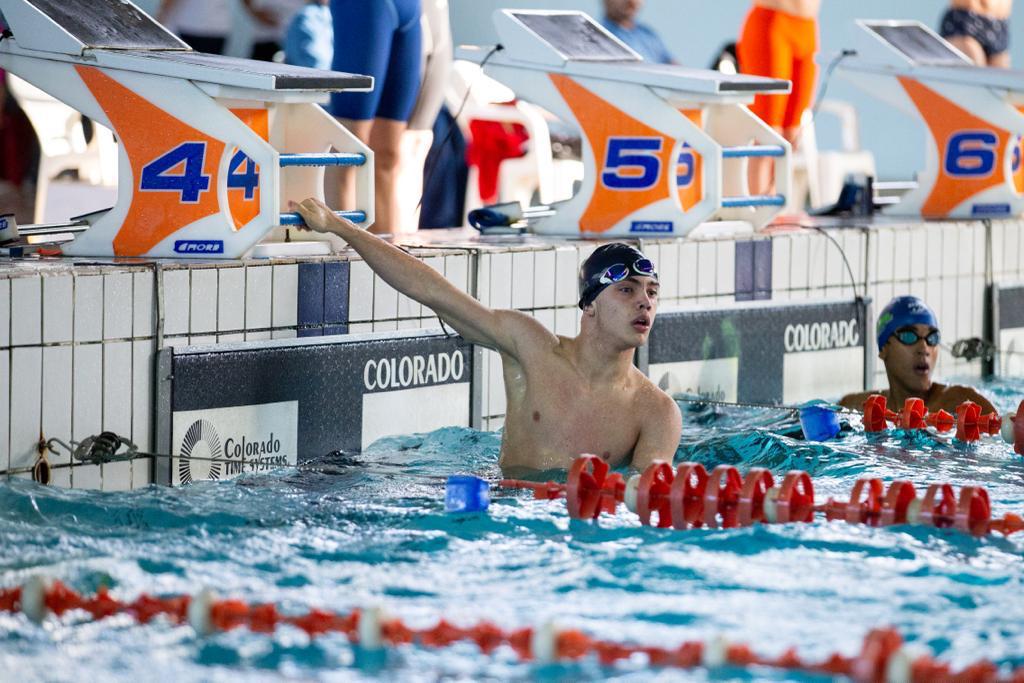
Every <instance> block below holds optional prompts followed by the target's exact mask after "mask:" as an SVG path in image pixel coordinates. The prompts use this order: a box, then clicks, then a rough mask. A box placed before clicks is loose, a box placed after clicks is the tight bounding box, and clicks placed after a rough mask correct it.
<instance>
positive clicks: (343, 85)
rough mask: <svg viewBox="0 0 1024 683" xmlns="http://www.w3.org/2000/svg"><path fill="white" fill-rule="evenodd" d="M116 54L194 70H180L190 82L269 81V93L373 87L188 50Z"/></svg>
mask: <svg viewBox="0 0 1024 683" xmlns="http://www.w3.org/2000/svg"><path fill="white" fill-rule="evenodd" d="M119 54H120V55H124V56H126V57H136V58H139V59H143V60H153V61H154V62H160V64H161V65H164V66H166V65H169V64H176V65H180V66H182V67H193V68H194V69H195V70H197V71H196V73H194V74H193V73H189V72H187V71H186V70H184V69H182V73H183V74H184V75H186V76H187V77H189V78H191V79H193V80H203V81H209V82H214V83H224V84H233V83H235V82H236V81H233V80H232V76H252V77H259V78H260V79H268V85H270V84H271V83H272V85H271V86H270V88H269V89H271V90H360V89H364V90H369V89H370V88H372V87H373V78H372V77H371V76H364V75H361V74H349V73H343V72H340V71H322V70H320V69H310V68H307V67H303V66H292V65H290V64H278V63H277V62H261V61H256V60H253V59H241V58H239V57H225V56H223V55H211V54H207V53H205V52H193V51H191V50H188V51H175V52H162V51H161V52H153V51H147V50H138V51H134V50H128V51H125V52H121V53H119ZM198 70H201V71H198ZM156 72H157V69H154V73H156Z"/></svg>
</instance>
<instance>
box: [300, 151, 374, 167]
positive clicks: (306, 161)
mask: <svg viewBox="0 0 1024 683" xmlns="http://www.w3.org/2000/svg"><path fill="white" fill-rule="evenodd" d="M280 161H281V168H285V167H286V166H362V165H363V164H365V163H366V155H365V154H349V153H344V152H337V153H332V154H282V155H281V159H280Z"/></svg>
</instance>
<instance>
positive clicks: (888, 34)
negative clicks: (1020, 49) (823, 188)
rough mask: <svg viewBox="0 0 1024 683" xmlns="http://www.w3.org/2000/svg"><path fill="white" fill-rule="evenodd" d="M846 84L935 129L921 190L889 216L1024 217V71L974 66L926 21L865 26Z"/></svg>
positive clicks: (845, 68) (845, 69)
mask: <svg viewBox="0 0 1024 683" xmlns="http://www.w3.org/2000/svg"><path fill="white" fill-rule="evenodd" d="M857 24H858V25H859V26H860V27H861V28H862V29H863V32H862V33H859V34H858V36H859V44H858V45H857V46H856V47H857V54H856V56H854V57H852V58H849V59H846V60H844V61H843V62H842V63H841V65H840V67H839V69H840V70H841V71H842V73H843V74H844V76H846V77H847V78H849V79H850V80H852V81H853V82H855V83H856V84H857V85H859V86H860V87H862V88H863V89H864V90H866V91H867V92H869V93H871V94H872V95H875V96H877V97H879V98H881V99H883V100H884V101H886V102H888V103H890V104H892V105H893V106H895V107H897V108H898V109H900V110H902V111H904V112H906V113H908V114H910V115H911V116H913V117H915V118H917V119H918V120H920V121H921V122H922V123H924V125H925V126H927V128H928V133H929V135H928V142H927V147H926V148H927V153H926V160H925V166H924V169H923V170H921V171H920V172H919V173H918V176H917V188H916V189H914V190H912V191H911V192H909V193H908V194H906V195H905V196H904V197H903V198H902V200H901V201H900V202H899V203H897V204H894V205H892V206H890V207H887V209H886V210H887V212H889V213H893V214H896V215H902V216H924V217H926V218H988V217H1006V216H1019V215H1020V214H1021V212H1022V211H1024V167H1022V165H1021V135H1022V134H1024V71H1013V70H1010V69H991V68H987V67H980V66H975V65H974V63H973V62H971V60H970V59H968V58H967V57H966V56H965V55H964V54H963V53H961V52H960V51H959V50H957V49H956V48H954V47H953V46H952V45H950V44H949V43H947V42H946V41H945V40H943V39H942V38H940V37H939V36H938V35H937V34H936V33H934V32H933V31H932V30H931V29H929V28H928V27H927V26H925V25H924V24H922V23H920V22H917V21H858V22H857Z"/></svg>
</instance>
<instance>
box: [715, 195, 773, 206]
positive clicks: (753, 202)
mask: <svg viewBox="0 0 1024 683" xmlns="http://www.w3.org/2000/svg"><path fill="white" fill-rule="evenodd" d="M785 205H786V198H785V197H784V196H782V195H781V194H764V195H751V196H749V197H722V208H725V209H735V208H739V207H744V206H785Z"/></svg>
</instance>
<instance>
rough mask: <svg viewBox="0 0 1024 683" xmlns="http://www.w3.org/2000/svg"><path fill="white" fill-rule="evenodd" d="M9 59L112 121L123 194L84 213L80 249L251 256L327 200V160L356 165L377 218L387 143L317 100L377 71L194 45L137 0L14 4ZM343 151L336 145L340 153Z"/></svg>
mask: <svg viewBox="0 0 1024 683" xmlns="http://www.w3.org/2000/svg"><path fill="white" fill-rule="evenodd" d="M0 10H2V11H3V14H4V16H5V17H6V19H7V22H8V24H9V26H10V29H11V32H12V33H13V36H12V37H9V38H7V39H6V40H3V41H2V42H0V66H2V67H3V68H5V69H7V70H9V71H11V72H12V73H14V74H17V75H18V76H20V77H21V78H23V79H25V80H26V81H29V82H30V83H32V84H33V85H35V86H36V87H38V88H40V89H42V90H44V91H46V92H48V93H49V94H51V95H52V96H54V97H56V98H58V99H60V100H62V101H63V102H65V103H67V104H68V105H69V106H71V107H74V108H75V109H77V110H79V111H81V112H82V113H83V114H85V115H86V116H88V117H89V118H91V119H93V120H95V121H97V122H99V123H101V124H103V125H105V126H107V127H108V128H110V129H111V130H112V131H113V132H114V134H115V135H116V137H117V139H118V141H119V143H120V144H119V150H118V162H119V164H118V165H119V170H118V198H117V203H116V204H115V206H113V207H112V208H110V209H108V210H105V211H100V212H96V213H94V214H90V215H89V216H86V217H83V220H84V221H85V222H86V223H87V224H88V228H87V229H85V230H84V231H82V232H80V233H78V235H77V237H76V238H75V239H74V241H73V242H71V243H70V244H67V245H65V246H64V247H63V250H64V253H66V254H68V255H75V256H147V257H207V258H238V257H241V256H242V255H243V254H245V253H246V252H247V251H248V250H249V249H250V248H251V247H252V246H253V245H255V244H256V243H257V242H258V241H259V240H260V239H261V238H263V237H264V236H265V235H266V234H267V233H268V232H270V230H272V229H273V228H275V227H277V226H282V225H285V226H287V225H296V224H299V223H301V219H300V218H299V216H298V215H297V214H294V213H282V211H281V207H282V206H287V202H288V201H289V200H294V201H300V200H302V199H305V198H306V197H318V198H320V199H323V196H324V195H323V178H324V168H325V167H327V166H354V167H355V176H356V178H355V183H356V195H357V205H358V206H359V207H361V208H360V209H358V210H351V211H343V212H339V214H341V215H344V216H345V217H347V218H349V219H350V220H352V221H354V222H356V223H361V224H363V225H366V226H368V225H370V224H371V223H372V222H373V205H374V202H373V198H374V188H373V153H372V152H371V151H370V150H369V148H368V147H366V146H365V145H363V144H362V143H361V142H360V141H359V140H358V139H357V138H356V137H355V136H354V135H352V134H351V133H350V132H348V131H347V130H346V129H345V128H343V127H342V126H341V125H339V124H338V123H337V122H336V121H335V120H334V119H333V118H332V117H331V116H330V115H329V114H328V113H327V112H325V111H324V110H323V109H322V108H321V107H319V106H317V104H316V103H317V102H319V101H321V100H323V98H324V97H325V96H326V94H327V93H329V92H331V91H337V90H356V91H366V90H370V89H372V87H373V79H372V78H371V77H369V76H360V75H352V74H342V73H335V72H331V71H319V70H315V69H306V68H300V67H293V66H287V65H282V64H273V63H268V62H257V61H252V60H247V59H235V58H230V57H222V56H219V55H210V54H204V53H199V52H194V51H193V50H192V49H191V48H189V47H188V46H187V45H186V44H185V43H183V42H182V41H180V40H179V39H178V38H177V37H175V36H174V35H173V34H171V33H170V32H168V31H167V30H166V29H165V28H164V27H162V26H161V25H160V24H158V23H157V22H156V21H154V20H153V19H152V18H151V17H149V16H148V15H147V14H146V13H144V12H143V11H142V10H140V9H139V8H138V7H136V6H135V5H134V4H132V3H131V2H130V1H129V0H0ZM332 148H333V149H334V150H336V151H335V152H331V151H330V150H331V149H332Z"/></svg>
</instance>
